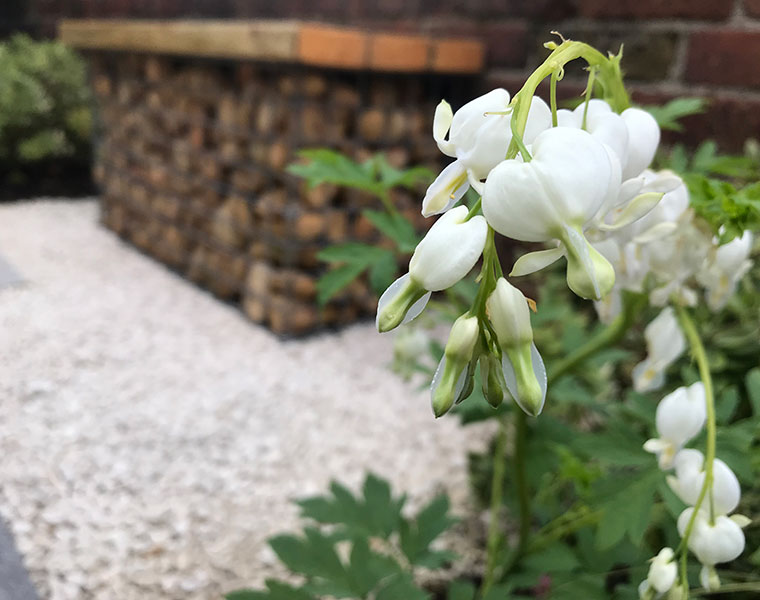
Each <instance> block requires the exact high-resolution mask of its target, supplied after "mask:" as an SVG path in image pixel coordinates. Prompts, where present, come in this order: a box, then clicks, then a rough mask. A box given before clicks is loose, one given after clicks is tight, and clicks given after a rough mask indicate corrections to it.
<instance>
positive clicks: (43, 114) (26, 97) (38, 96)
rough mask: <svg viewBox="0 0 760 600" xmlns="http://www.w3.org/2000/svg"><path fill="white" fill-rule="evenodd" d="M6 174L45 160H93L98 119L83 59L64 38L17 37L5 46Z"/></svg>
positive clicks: (1, 119)
mask: <svg viewBox="0 0 760 600" xmlns="http://www.w3.org/2000/svg"><path fill="white" fill-rule="evenodd" d="M0 73H2V78H0V176H2V178H4V179H10V180H11V181H17V180H18V179H19V178H23V177H24V174H25V172H28V171H29V170H30V169H33V167H34V166H35V165H38V164H40V163H44V162H49V161H56V160H64V161H66V162H68V163H78V164H87V163H88V162H89V156H90V134H91V129H92V117H91V111H90V95H89V92H88V88H87V82H86V76H85V67H84V63H83V62H82V60H81V59H80V58H79V57H78V56H77V55H76V54H75V53H74V52H73V51H72V50H70V49H69V48H67V47H66V46H64V45H63V44H60V43H58V42H51V41H42V42H38V41H35V40H33V39H32V38H30V37H29V36H27V35H16V36H14V37H13V38H11V39H10V40H8V41H6V42H4V43H2V44H0Z"/></svg>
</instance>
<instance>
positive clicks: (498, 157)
mask: <svg viewBox="0 0 760 600" xmlns="http://www.w3.org/2000/svg"><path fill="white" fill-rule="evenodd" d="M509 101H510V98H509V92H507V91H506V90H504V89H501V88H498V89H495V90H491V91H490V92H488V93H487V94H484V95H483V96H480V97H478V98H475V99H474V100H471V101H470V102H468V103H467V104H465V105H464V106H462V108H460V109H459V110H458V111H457V112H456V113H453V112H452V110H451V106H449V104H448V103H447V102H445V101H441V103H440V104H439V105H438V107H437V108H436V110H435V116H434V118H433V138H434V139H435V141H436V143H437V144H438V148H439V149H440V150H441V152H443V153H444V154H446V155H447V156H451V157H452V158H456V160H455V161H454V162H453V163H451V164H450V165H448V166H447V167H446V168H445V169H444V170H443V171H442V172H441V174H440V175H439V176H438V177H437V178H436V179H435V181H433V183H432V184H431V185H430V187H429V188H428V190H427V193H426V194H425V198H424V199H423V201H422V214H423V215H424V216H426V217H428V216H431V215H435V214H439V213H442V212H445V211H447V210H448V209H449V208H451V207H452V206H454V205H455V204H456V203H457V202H458V201H459V200H460V199H461V197H462V196H463V195H464V193H465V192H466V191H467V189H468V188H469V186H470V180H476V181H478V180H481V179H484V178H485V177H486V175H488V172H489V171H490V170H491V169H493V168H494V167H495V166H496V165H497V164H498V163H499V162H501V161H502V160H503V159H504V157H505V156H506V154H507V148H508V147H509V144H510V142H511V141H512V129H511V125H510V121H511V118H512V114H511V109H509ZM550 126H551V110H550V109H549V107H548V106H547V105H546V103H545V102H544V101H543V100H541V99H540V98H538V97H533V99H532V101H531V107H530V109H529V112H528V121H527V124H526V127H525V134H524V136H523V141H524V142H525V143H526V144H530V143H532V142H533V139H534V138H535V137H536V136H537V135H538V134H539V133H540V132H541V131H543V130H545V129H547V128H548V127H550ZM447 133H448V139H446V134H447Z"/></svg>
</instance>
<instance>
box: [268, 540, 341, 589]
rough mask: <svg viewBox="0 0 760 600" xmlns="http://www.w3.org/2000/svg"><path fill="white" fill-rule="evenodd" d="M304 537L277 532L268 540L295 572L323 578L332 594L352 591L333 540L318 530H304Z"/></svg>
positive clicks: (276, 552)
mask: <svg viewBox="0 0 760 600" xmlns="http://www.w3.org/2000/svg"><path fill="white" fill-rule="evenodd" d="M304 534H305V535H304V537H298V536H294V535H279V536H276V537H274V538H272V539H271V540H269V545H270V546H271V547H272V550H274V552H275V554H277V557H278V558H279V559H280V560H281V561H282V562H283V564H284V565H285V566H286V567H288V569H290V570H291V571H293V572H294V573H300V574H302V575H305V576H306V577H308V578H315V579H322V580H324V581H325V583H328V584H330V586H331V592H330V593H332V594H333V595H340V593H342V592H348V593H349V594H350V592H351V590H350V587H349V582H348V577H347V574H346V569H345V567H344V566H343V563H342V562H341V560H340V558H339V557H338V555H337V553H336V552H335V548H334V547H333V540H331V539H330V538H328V537H326V536H325V535H324V534H323V533H322V532H321V531H320V530H318V529H314V528H312V527H307V528H305V529H304Z"/></svg>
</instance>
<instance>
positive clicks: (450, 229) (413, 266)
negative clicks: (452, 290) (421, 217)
mask: <svg viewBox="0 0 760 600" xmlns="http://www.w3.org/2000/svg"><path fill="white" fill-rule="evenodd" d="M467 212H468V210H467V207H466V206H458V207H456V208H453V209H451V210H450V211H448V212H447V213H446V214H444V215H443V216H442V217H440V218H439V219H438V220H437V221H436V222H435V224H434V225H433V226H432V227H431V228H430V231H428V232H427V235H426V236H425V237H424V238H423V240H422V241H421V242H420V243H419V244H418V245H417V248H416V249H415V251H414V254H413V255H412V259H411V260H410V261H409V275H410V276H411V278H412V279H413V280H414V281H415V282H417V283H418V284H419V285H421V286H422V287H423V288H425V289H426V290H429V291H431V292H436V291H439V290H445V289H446V288H449V287H451V286H452V285H454V284H455V283H456V282H457V281H459V280H460V279H462V278H463V277H464V276H465V275H467V273H469V272H470V269H472V267H474V266H475V263H476V262H477V261H478V258H480V255H481V254H482V253H483V247H484V246H485V243H486V235H487V233H488V224H487V223H486V220H485V219H484V218H483V217H482V216H480V215H477V216H474V217H472V218H471V219H470V220H469V221H466V220H465V219H466V218H467Z"/></svg>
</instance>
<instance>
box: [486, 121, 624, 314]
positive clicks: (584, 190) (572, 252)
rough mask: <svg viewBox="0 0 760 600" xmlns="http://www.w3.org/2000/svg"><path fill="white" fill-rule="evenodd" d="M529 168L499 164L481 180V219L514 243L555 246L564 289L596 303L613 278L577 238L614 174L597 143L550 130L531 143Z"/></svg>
mask: <svg viewBox="0 0 760 600" xmlns="http://www.w3.org/2000/svg"><path fill="white" fill-rule="evenodd" d="M532 152H533V159H532V160H531V161H530V162H527V163H526V162H521V161H519V160H505V161H503V162H501V163H500V164H499V165H497V166H496V167H495V168H494V169H493V170H492V171H491V172H490V173H489V175H488V178H487V179H486V184H485V189H484V192H483V214H484V215H485V217H486V219H487V220H488V223H489V224H490V225H491V227H493V228H494V229H495V230H496V231H498V232H499V233H501V234H502V235H505V236H507V237H511V238H513V239H516V240H521V241H526V242H546V241H549V240H559V242H560V243H561V245H562V246H563V249H564V251H565V255H566V256H567V260H568V285H569V286H570V288H571V289H572V290H573V291H574V292H575V293H577V294H578V295H580V296H582V297H584V298H593V299H597V300H598V299H600V298H602V297H603V296H605V295H607V293H608V292H609V291H610V290H611V289H612V286H613V284H614V281H615V273H614V271H613V269H612V267H611V265H610V264H609V262H608V261H607V260H606V259H605V258H604V257H603V256H602V255H601V254H599V253H598V252H597V251H596V250H595V249H594V248H593V246H591V244H589V242H588V241H587V240H586V238H585V237H584V235H583V229H584V227H585V226H586V225H588V224H589V223H591V221H592V220H593V218H594V216H595V215H596V213H597V212H598V211H599V209H600V207H601V206H602V204H603V203H604V202H605V200H606V198H607V196H608V194H609V190H610V187H611V186H610V182H611V180H612V179H613V178H614V175H615V169H614V168H613V165H612V163H611V161H610V155H609V154H608V151H607V150H606V149H605V147H604V146H603V145H602V143H601V142H598V141H597V140H595V139H594V138H593V137H592V136H591V135H590V134H589V133H587V132H585V131H582V130H580V129H571V128H565V127H555V128H552V129H548V130H546V131H544V132H543V133H541V134H540V135H539V136H538V137H537V138H536V141H535V142H534V143H533V148H532Z"/></svg>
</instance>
